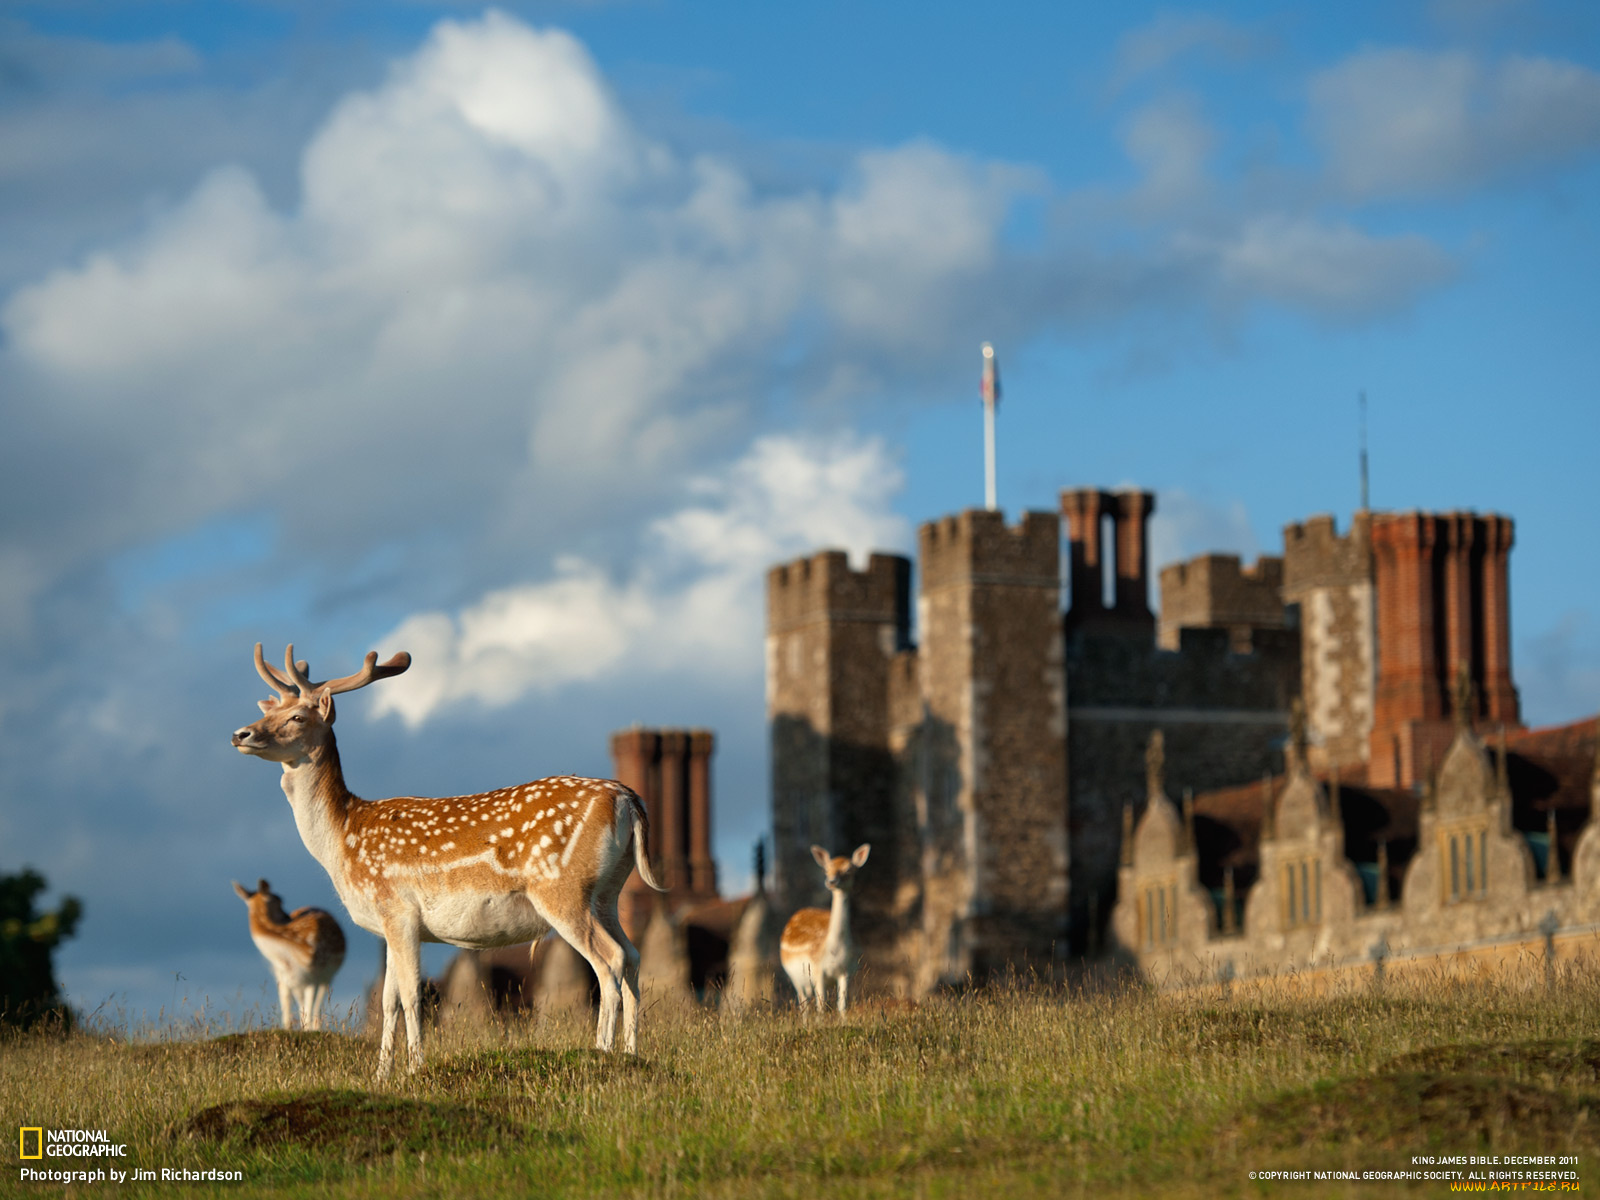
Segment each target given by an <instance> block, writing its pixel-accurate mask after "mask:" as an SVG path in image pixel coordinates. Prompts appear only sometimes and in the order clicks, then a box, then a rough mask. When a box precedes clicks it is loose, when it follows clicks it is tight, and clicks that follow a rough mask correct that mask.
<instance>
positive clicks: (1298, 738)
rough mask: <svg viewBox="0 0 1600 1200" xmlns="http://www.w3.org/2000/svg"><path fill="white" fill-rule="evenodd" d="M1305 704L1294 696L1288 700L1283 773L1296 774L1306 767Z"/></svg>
mask: <svg viewBox="0 0 1600 1200" xmlns="http://www.w3.org/2000/svg"><path fill="white" fill-rule="evenodd" d="M1307 740H1308V739H1307V733H1306V705H1305V701H1304V700H1302V699H1301V698H1300V697H1299V696H1296V697H1295V698H1294V699H1293V700H1291V701H1290V702H1289V745H1288V749H1287V752H1286V755H1285V757H1286V758H1287V760H1288V761H1287V762H1285V764H1284V766H1285V767H1286V768H1287V770H1286V771H1285V774H1287V775H1298V774H1299V773H1300V772H1302V771H1304V770H1305V769H1306V742H1307Z"/></svg>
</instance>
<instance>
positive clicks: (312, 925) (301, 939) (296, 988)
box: [233, 879, 344, 1029]
mask: <svg viewBox="0 0 1600 1200" xmlns="http://www.w3.org/2000/svg"><path fill="white" fill-rule="evenodd" d="M233 890H234V891H236V892H238V893H239V899H241V900H243V901H244V902H245V903H246V904H247V905H249V907H250V940H251V941H253V942H254V943H255V944H256V949H257V950H259V951H261V957H263V958H265V959H266V960H267V964H268V965H269V966H270V967H271V968H272V974H273V975H274V976H275V977H276V978H277V981H278V1008H279V1009H280V1010H282V1017H281V1020H282V1024H283V1027H284V1028H285V1029H292V1028H293V1022H291V1020H290V1019H289V1002H290V1000H291V999H293V1001H294V1002H295V1003H296V1004H298V1005H299V1006H300V1028H302V1029H321V1028H322V1005H323V1002H324V1001H325V1000H326V999H327V998H328V985H329V984H330V983H332V982H333V977H334V976H335V975H336V974H338V971H339V968H340V967H341V966H343V965H344V930H342V929H340V928H339V922H338V921H335V920H334V919H333V914H332V913H330V912H324V911H323V910H322V909H320V908H297V909H295V910H294V912H292V913H286V912H284V911H283V900H282V898H281V897H279V896H277V895H275V894H274V893H273V891H272V888H271V887H269V886H268V885H267V881H266V880H265V879H261V880H257V881H256V890H255V891H253V892H249V891H246V890H245V889H244V888H243V887H242V886H241V885H239V884H237V883H235V884H234V885H233Z"/></svg>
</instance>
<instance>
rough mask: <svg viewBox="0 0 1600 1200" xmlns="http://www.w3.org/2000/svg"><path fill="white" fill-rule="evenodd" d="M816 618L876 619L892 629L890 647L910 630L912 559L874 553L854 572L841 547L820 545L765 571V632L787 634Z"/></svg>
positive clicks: (904, 642) (903, 642)
mask: <svg viewBox="0 0 1600 1200" xmlns="http://www.w3.org/2000/svg"><path fill="white" fill-rule="evenodd" d="M819 621H874V622H883V623H887V624H889V625H891V626H892V627H893V628H894V630H895V637H894V647H891V649H894V648H899V647H902V646H905V645H907V644H908V643H909V641H910V634H911V561H910V560H909V559H907V558H905V557H903V556H901V555H898V554H873V555H872V556H871V557H870V558H869V559H868V560H867V567H866V570H864V571H855V570H852V569H851V567H850V560H849V558H848V557H847V556H846V554H845V552H844V551H843V550H823V551H820V552H818V553H816V554H813V555H811V556H810V557H808V558H798V559H795V560H794V561H792V562H787V563H784V564H782V565H781V566H776V567H773V568H772V569H771V570H770V571H768V572H767V632H768V633H769V634H774V633H786V632H789V631H790V630H794V629H798V628H800V627H801V626H805V625H812V624H815V623H817V622H819Z"/></svg>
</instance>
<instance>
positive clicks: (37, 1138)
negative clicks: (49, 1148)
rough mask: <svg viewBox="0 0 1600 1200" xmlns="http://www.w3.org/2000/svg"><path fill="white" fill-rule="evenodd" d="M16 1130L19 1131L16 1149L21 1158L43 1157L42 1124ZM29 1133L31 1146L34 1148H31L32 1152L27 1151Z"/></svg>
mask: <svg viewBox="0 0 1600 1200" xmlns="http://www.w3.org/2000/svg"><path fill="white" fill-rule="evenodd" d="M18 1132H19V1136H18V1138H17V1140H18V1142H20V1143H21V1145H20V1147H19V1148H18V1150H17V1153H18V1155H19V1156H20V1157H22V1158H43V1157H44V1128H43V1127H42V1126H38V1127H34V1128H31V1129H30V1128H27V1127H24V1128H22V1129H21V1130H19V1131H18ZM30 1133H31V1134H33V1147H34V1149H33V1153H32V1154H29V1153H28V1135H29V1134H30Z"/></svg>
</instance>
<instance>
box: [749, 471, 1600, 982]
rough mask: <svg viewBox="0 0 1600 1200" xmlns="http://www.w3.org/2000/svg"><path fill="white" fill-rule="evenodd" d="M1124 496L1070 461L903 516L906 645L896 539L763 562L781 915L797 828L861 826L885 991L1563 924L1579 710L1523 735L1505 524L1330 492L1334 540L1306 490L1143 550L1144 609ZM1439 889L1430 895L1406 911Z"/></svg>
mask: <svg viewBox="0 0 1600 1200" xmlns="http://www.w3.org/2000/svg"><path fill="white" fill-rule="evenodd" d="M1154 505H1155V498H1154V496H1153V495H1152V494H1151V493H1148V492H1140V491H1120V492H1106V491H1102V490H1098V489H1073V490H1068V491H1065V492H1063V493H1062V494H1061V504H1060V510H1059V512H1058V513H1046V512H1028V513H1025V514H1024V515H1023V517H1022V520H1021V521H1020V522H1019V523H1018V524H1016V525H1015V526H1009V527H1008V526H1007V525H1006V524H1005V522H1004V520H1003V518H1002V517H1001V515H1000V514H998V513H996V512H992V511H987V510H969V511H967V512H963V513H961V514H959V515H957V516H952V517H946V518H944V519H942V520H938V521H933V522H929V523H927V524H925V525H923V526H922V528H921V530H920V532H919V555H918V557H919V562H920V580H919V585H918V588H917V597H916V601H917V612H916V616H917V619H916V629H917V635H918V642H917V644H915V645H913V644H912V640H911V599H912V596H911V579H912V564H911V562H910V561H909V560H907V559H905V558H903V557H899V556H894V555H884V554H873V555H872V556H871V558H870V559H869V561H868V563H867V565H866V567H865V569H864V570H861V571H857V570H853V569H852V568H851V567H850V564H849V562H848V561H847V559H846V556H845V555H844V554H843V553H842V552H839V551H823V552H821V553H818V554H815V555H812V556H811V557H809V558H805V559H801V560H798V561H795V562H790V563H787V564H784V565H781V566H778V567H775V568H773V569H772V571H771V572H770V573H769V575H768V581H767V604H768V610H767V707H768V715H769V719H770V728H771V738H772V772H773V788H772V803H773V832H774V842H775V856H774V857H775V864H774V866H775V885H776V889H777V893H778V894H777V903H778V906H779V908H780V910H782V909H792V908H794V907H798V906H800V905H802V904H808V903H817V902H819V901H820V900H821V896H820V895H819V892H820V878H818V877H817V872H816V870H815V867H814V864H813V863H812V861H811V857H810V854H809V850H808V848H809V846H810V845H811V844H812V843H814V842H816V843H821V844H823V845H826V846H828V847H830V848H837V847H841V846H853V845H856V844H858V843H860V842H863V841H869V842H871V843H872V846H873V857H872V869H871V870H868V871H864V872H863V873H862V876H861V879H860V881H859V884H858V892H857V907H858V912H859V913H860V916H859V918H858V922H857V926H858V940H859V941H860V942H861V944H862V948H863V956H864V958H865V960H866V963H867V965H868V968H869V976H868V977H867V978H866V979H864V980H863V982H864V983H869V986H871V985H875V986H877V987H878V988H881V989H883V990H886V991H890V992H894V993H898V994H907V995H916V994H921V993H924V992H926V991H928V990H929V989H931V988H934V987H937V986H939V985H941V984H944V983H948V982H952V981H955V980H960V979H963V978H966V977H973V978H979V979H981V978H984V977H986V976H989V975H992V974H994V973H996V972H1002V971H1005V970H1008V969H1011V968H1014V967H1019V966H1024V965H1026V966H1027V967H1030V968H1032V969H1034V970H1037V971H1040V972H1042V973H1044V974H1047V975H1059V974H1061V973H1062V972H1064V971H1065V970H1066V969H1068V967H1069V966H1070V965H1071V964H1074V963H1077V962H1079V961H1081V960H1084V959H1091V960H1092V959H1095V958H1098V957H1102V956H1105V955H1111V956H1113V957H1117V958H1121V959H1122V960H1123V961H1129V962H1136V963H1137V964H1138V965H1139V966H1140V967H1141V968H1143V969H1144V970H1145V971H1146V972H1148V973H1152V974H1156V975H1160V974H1163V973H1165V974H1166V975H1172V973H1173V972H1174V971H1175V970H1176V969H1177V967H1178V966H1179V965H1184V966H1186V967H1194V968H1195V969H1198V970H1201V971H1202V972H1204V971H1210V970H1222V969H1223V967H1222V964H1223V963H1226V964H1228V965H1227V970H1228V971H1230V972H1236V973H1246V974H1248V973H1268V972H1271V971H1274V970H1279V969H1282V968H1284V967H1286V966H1289V965H1295V964H1300V965H1303V964H1304V963H1306V962H1309V961H1311V960H1313V959H1316V958H1318V957H1319V956H1320V958H1321V960H1324V961H1333V960H1335V959H1340V958H1341V956H1342V957H1343V958H1344V959H1349V958H1351V957H1352V956H1355V955H1357V951H1358V949H1361V948H1362V947H1367V946H1370V945H1371V944H1373V943H1372V942H1370V941H1366V940H1365V939H1368V938H1369V937H1377V938H1378V939H1379V941H1380V942H1381V943H1382V944H1384V945H1387V946H1391V947H1405V946H1412V947H1422V946H1427V945H1443V944H1445V943H1447V942H1449V941H1450V939H1451V938H1453V937H1456V938H1460V937H1467V936H1468V934H1470V935H1471V937H1472V938H1475V939H1477V940H1478V941H1483V940H1484V939H1489V940H1493V938H1495V937H1497V936H1501V935H1504V936H1507V937H1511V936H1522V935H1525V934H1526V933H1527V931H1528V930H1529V929H1530V928H1531V926H1530V921H1536V920H1539V919H1543V920H1544V923H1545V924H1546V925H1548V924H1549V922H1550V921H1555V922H1556V923H1557V924H1558V925H1559V926H1560V927H1562V928H1567V927H1572V926H1575V925H1576V924H1581V923H1582V922H1583V921H1584V920H1586V919H1588V918H1586V917H1585V915H1584V914H1585V913H1586V912H1587V911H1588V910H1587V909H1585V908H1584V907H1583V905H1582V904H1581V903H1577V902H1576V901H1574V902H1573V903H1570V904H1569V903H1567V902H1566V901H1565V900H1563V902H1562V904H1560V905H1556V906H1555V907H1551V904H1550V903H1548V901H1549V900H1550V899H1551V897H1549V896H1541V897H1538V898H1536V899H1535V900H1529V899H1528V893H1529V890H1530V889H1531V888H1533V887H1534V885H1535V883H1537V882H1538V881H1539V880H1544V879H1546V878H1548V879H1550V880H1560V879H1561V878H1563V876H1562V874H1561V872H1562V869H1563V863H1564V862H1566V863H1576V866H1575V867H1573V868H1572V870H1573V871H1575V872H1576V873H1577V875H1578V876H1579V879H1580V882H1581V881H1582V879H1583V878H1584V876H1583V874H1582V872H1583V870H1584V869H1586V864H1587V863H1588V862H1589V861H1590V859H1591V858H1594V859H1595V863H1596V870H1600V834H1596V835H1595V837H1596V843H1595V847H1594V850H1593V851H1589V850H1585V849H1582V848H1581V847H1580V846H1579V844H1578V842H1579V839H1580V836H1585V835H1582V830H1583V829H1585V828H1587V825H1586V822H1587V820H1588V810H1589V805H1590V796H1589V792H1590V786H1589V779H1590V776H1591V775H1592V773H1593V762H1594V741H1595V735H1594V724H1595V722H1593V721H1590V722H1586V723H1580V725H1578V726H1573V727H1570V728H1568V729H1565V730H1556V731H1524V730H1522V727H1521V722H1520V710H1519V702H1518V696H1517V692H1516V689H1515V686H1514V684H1513V681H1512V673H1511V655H1510V620H1509V608H1508V597H1509V588H1508V581H1509V554H1510V550H1511V546H1512V539H1513V530H1512V524H1511V522H1510V520H1509V519H1507V518H1504V517H1500V516H1480V515H1477V514H1471V513H1448V514H1420V513H1378V512H1365V511H1363V512H1360V513H1357V514H1356V517H1355V519H1354V521H1353V522H1352V525H1351V527H1350V529H1349V530H1348V531H1347V532H1346V533H1344V534H1340V533H1339V532H1338V531H1337V529H1336V528H1335V526H1334V522H1333V520H1332V519H1331V518H1328V517H1319V518H1313V519H1312V520H1310V521H1307V522H1305V523H1303V524H1295V525H1290V526H1289V527H1288V528H1287V529H1286V530H1285V534H1284V552H1283V554H1282V555H1281V556H1263V557H1262V558H1261V559H1260V560H1259V561H1258V562H1257V563H1256V564H1254V565H1253V566H1249V567H1245V566H1243V565H1242V564H1241V563H1240V561H1239V559H1238V558H1236V557H1234V556H1230V555H1204V556H1201V557H1199V558H1196V559H1193V560H1190V561H1189V562H1186V563H1181V564H1177V565H1174V566H1170V567H1167V568H1166V569H1165V570H1163V571H1162V573H1161V601H1160V610H1161V611H1160V617H1159V620H1158V619H1157V616H1156V615H1155V614H1153V613H1152V612H1151V611H1150V607H1149V602H1148V595H1149V584H1150V579H1149V562H1148V548H1147V525H1148V520H1149V517H1150V515H1151V513H1152V512H1153V510H1154ZM1063 518H1064V520H1063ZM1063 525H1065V545H1066V563H1065V571H1063V569H1062V568H1063V562H1062V543H1063ZM1064 584H1065V587H1064V586H1063V585H1064ZM1064 592H1065V593H1066V598H1067V599H1068V603H1066V604H1065V605H1063V598H1064V596H1063V593H1064ZM1300 714H1303V716H1302V715H1300ZM1475 728H1483V729H1484V730H1489V729H1493V730H1497V731H1499V730H1504V731H1506V732H1505V734H1504V738H1503V742H1504V748H1501V749H1498V750H1496V751H1495V752H1494V754H1492V755H1491V754H1490V752H1489V750H1488V749H1486V747H1485V746H1484V744H1483V742H1482V741H1480V740H1479V739H1478V737H1477V735H1476V734H1475V733H1474V729H1475ZM1491 761H1493V762H1495V763H1498V764H1499V765H1498V766H1497V767H1495V768H1491V767H1490V766H1489V765H1488V764H1490V763H1491ZM1169 782H1170V783H1172V784H1173V785H1175V786H1176V787H1178V788H1181V789H1182V791H1183V792H1184V793H1185V794H1186V800H1185V802H1184V807H1183V810H1182V811H1181V812H1180V810H1179V808H1178V807H1177V806H1176V805H1174V804H1173V803H1172V801H1171V800H1170V798H1169V797H1168V796H1167V794H1166V787H1167V785H1168V783H1169ZM1580 809H1581V812H1580V811H1579V810H1580ZM1444 814H1449V815H1448V816H1446V815H1444ZM1469 826H1470V829H1469ZM1534 826H1537V828H1534ZM1491 829H1493V830H1495V831H1496V832H1495V834H1494V837H1495V838H1496V839H1498V840H1496V841H1494V842H1493V848H1492V849H1491V845H1490V840H1489V833H1490V830H1491ZM1441 831H1442V832H1441ZM1468 833H1473V834H1474V836H1477V835H1482V836H1481V837H1480V841H1479V843H1475V844H1476V845H1478V849H1479V857H1478V858H1476V859H1472V860H1471V861H1472V862H1473V864H1474V865H1473V866H1472V867H1470V868H1469V867H1467V866H1465V865H1464V864H1465V863H1466V862H1467V861H1468V859H1467V858H1466V857H1464V856H1465V855H1466V854H1467V851H1466V849H1465V847H1466V846H1467V840H1468ZM1452 838H1454V839H1455V841H1454V842H1451V840H1450V839H1452ZM1541 838H1542V839H1544V842H1541V840H1540V839H1541ZM1441 839H1442V840H1441ZM1587 844H1588V843H1584V845H1585V846H1587ZM1452 845H1453V846H1454V847H1455V848H1454V850H1453V851H1452V850H1450V849H1448V847H1449V846H1452ZM1542 845H1547V847H1548V848H1546V849H1544V850H1542V851H1541V846H1542ZM1541 853H1543V855H1544V857H1543V858H1540V857H1539V855H1540V854H1541ZM1352 854H1353V855H1357V856H1359V857H1357V858H1351V857H1349V855H1352ZM1441 854H1444V855H1446V858H1445V859H1441V858H1440V857H1439V855H1441ZM1451 854H1453V855H1454V858H1450V857H1449V856H1450V855H1451ZM1450 862H1453V863H1454V867H1453V870H1454V872H1455V874H1454V876H1453V877H1452V876H1451V875H1450V870H1451V869H1452V868H1451V867H1449V865H1448V863H1450ZM1442 863H1444V864H1445V865H1441V864H1442ZM1540 863H1544V864H1546V865H1543V866H1541V865H1539V864H1540ZM1441 872H1442V874H1441ZM1452 878H1453V880H1454V882H1453V883H1451V882H1450V880H1451V879H1452ZM1565 878H1567V879H1569V880H1570V879H1571V878H1572V876H1571V874H1569V875H1567V876H1566V877H1565ZM1441 879H1443V880H1445V882H1444V883H1441V882H1440V880H1441ZM1514 879H1515V880H1521V881H1522V883H1523V884H1524V885H1526V886H1522V888H1521V890H1520V891H1517V890H1516V888H1515V887H1513V886H1512V883H1511V881H1512V880H1514ZM1491 880H1492V881H1493V882H1492V883H1490V882H1487V881H1491ZM1452 886H1453V887H1455V888H1456V889H1457V890H1456V892H1455V893H1451V892H1450V891H1449V889H1450V887H1452ZM1587 886H1588V885H1587V884H1583V885H1582V887H1576V888H1569V892H1567V893H1563V896H1566V895H1569V894H1571V895H1576V894H1577V893H1578V892H1582V891H1583V889H1584V888H1586V887H1587ZM1441 888H1443V889H1444V890H1443V891H1442V892H1441V891H1440V889H1441ZM1463 888H1464V889H1465V890H1464V891H1463V890H1462V889H1463ZM1507 888H1510V889H1511V891H1516V895H1515V896H1513V895H1511V891H1506V889H1507ZM1583 894H1585V895H1587V894H1588V893H1587V892H1584V893H1583ZM1424 897H1428V898H1429V899H1426V900H1425V899H1424ZM1463 897H1465V898H1466V899H1468V900H1470V901H1472V902H1473V905H1474V906H1475V907H1473V908H1472V909H1471V911H1472V913H1473V915H1472V917H1471V919H1470V920H1469V919H1468V918H1467V917H1463V916H1461V915H1460V914H1462V913H1466V912H1467V911H1468V910H1467V909H1462V908H1459V907H1451V906H1452V905H1455V904H1456V903H1457V901H1459V900H1460V899H1462V898H1463ZM1436 901H1437V903H1435V902H1436ZM1430 905H1432V907H1429V906H1430ZM1439 905H1443V906H1444V907H1445V908H1449V909H1450V913H1451V914H1454V915H1448V914H1447V916H1446V917H1443V918H1438V919H1437V920H1435V919H1434V918H1431V917H1428V916H1426V915H1425V913H1424V910H1426V912H1427V913H1432V912H1433V911H1434V909H1435V908H1437V907H1438V906H1439ZM1541 905H1542V906H1543V907H1542V908H1540V906H1541ZM1530 906H1531V907H1530ZM1534 908H1540V911H1541V913H1542V914H1544V917H1543V918H1538V917H1534V916H1531V915H1530V914H1532V913H1533V909H1534ZM1550 914H1554V915H1550ZM1595 918H1600V907H1596V911H1595ZM1430 920H1431V921H1433V923H1432V924H1431V925H1430V924H1429V921H1430ZM1452 922H1453V923H1452ZM1341 923H1342V924H1341ZM1380 926H1381V928H1380ZM1289 930H1293V931H1294V932H1293V933H1289V932H1287V931H1289ZM1430 939H1431V940H1430ZM1362 952H1363V953H1364V952H1365V951H1364V950H1362Z"/></svg>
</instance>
